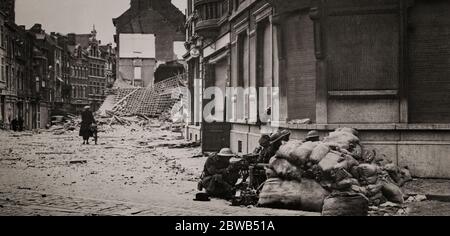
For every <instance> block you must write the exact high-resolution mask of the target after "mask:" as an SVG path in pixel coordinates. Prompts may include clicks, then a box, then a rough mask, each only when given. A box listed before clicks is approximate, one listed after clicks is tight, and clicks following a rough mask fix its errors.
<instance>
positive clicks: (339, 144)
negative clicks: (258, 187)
mask: <svg viewBox="0 0 450 236" xmlns="http://www.w3.org/2000/svg"><path fill="white" fill-rule="evenodd" d="M266 173H267V176H268V178H269V179H271V181H272V182H268V183H272V184H269V185H267V183H266V186H265V187H264V188H263V190H262V192H261V197H262V198H261V199H260V202H259V203H260V204H259V205H261V206H273V205H277V204H278V205H282V206H290V207H292V206H295V207H293V208H295V209H301V210H306V209H310V208H308V207H304V203H303V202H301V199H302V198H301V196H300V195H301V194H305V193H304V191H300V190H299V188H300V185H301V183H303V182H305V181H307V183H310V182H314V183H316V185H308V187H310V188H313V189H310V190H309V191H312V192H320V193H322V194H323V196H324V198H321V197H319V198H317V199H318V201H322V200H323V199H325V198H326V197H327V196H328V193H331V194H332V195H331V196H330V197H329V202H328V204H327V212H328V213H326V214H329V215H332V213H329V212H333V209H332V208H333V205H336V207H339V208H342V209H344V208H345V207H344V206H343V205H345V204H346V203H347V202H358V201H362V202H364V200H367V202H368V204H370V205H379V204H382V203H384V202H386V201H390V202H394V203H398V204H402V203H403V193H402V191H401V189H400V186H402V185H403V184H404V183H405V182H407V181H410V180H412V178H411V174H410V173H409V171H408V169H407V168H403V169H401V168H399V167H397V166H396V165H394V164H392V163H389V162H388V161H386V160H384V158H381V157H379V156H378V155H377V153H376V152H375V151H369V150H364V149H363V147H362V145H361V144H360V140H359V138H358V132H357V131H356V130H355V129H351V128H340V129H337V130H336V131H334V132H331V133H330V135H329V136H328V137H326V138H324V140H323V141H322V142H300V141H290V142H287V143H285V144H284V145H282V146H281V147H280V149H279V151H278V152H277V154H276V156H275V157H273V158H272V159H271V161H270V163H269V167H268V168H267V169H266ZM274 179H276V181H275V180H274ZM274 181H275V182H276V183H277V184H273V183H274ZM284 182H287V183H286V184H283V183H284ZM294 183H296V184H294ZM287 186H288V187H287ZM287 188H297V189H290V190H286V189H287ZM305 188H306V187H305V186H303V187H302V190H304V189H305ZM283 191H287V192H290V193H295V194H288V195H283ZM282 196H284V197H282ZM321 196H322V195H321ZM360 196H364V198H361V197H360ZM346 197H348V198H349V199H347V200H346V199H345V198H346ZM355 199H356V200H355ZM333 201H334V202H339V204H331V203H330V202H333ZM302 204H303V205H302ZM315 209H317V208H315ZM366 209H367V208H365V207H364V208H362V211H367V210H366ZM360 210H361V209H360ZM333 214H334V213H333Z"/></svg>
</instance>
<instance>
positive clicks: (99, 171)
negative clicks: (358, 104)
mask: <svg viewBox="0 0 450 236" xmlns="http://www.w3.org/2000/svg"><path fill="white" fill-rule="evenodd" d="M130 130H134V131H130ZM99 136H100V139H99V145H89V146H87V145H81V140H80V138H79V137H78V133H77V131H73V132H65V133H63V134H61V135H55V134H54V133H53V132H41V133H31V132H25V133H11V132H6V131H0V215H2V216H10V215H44V216H46V215H51V216H54V215H64V216H66V215H69V216H70V215H83V216H86V215H88V216H89V215H126V216H319V215H320V214H319V213H311V212H302V211H291V210H280V209H267V208H257V207H250V208H248V207H234V206H230V203H229V202H227V201H224V200H217V199H213V200H212V201H211V202H196V201H193V200H192V199H193V198H194V195H195V193H197V190H196V187H197V182H198V179H199V176H200V174H201V171H202V168H203V164H204V162H205V160H206V158H205V157H197V156H198V154H199V153H200V149H199V148H181V149H179V148H170V147H168V146H167V144H182V143H184V142H185V141H184V140H182V139H181V138H180V134H179V133H173V132H170V131H168V130H165V129H164V128H161V127H158V126H152V127H147V128H145V129H139V127H132V128H130V127H121V126H117V127H114V126H113V127H111V128H108V129H105V130H103V132H101V133H100V134H99ZM403 191H404V192H405V193H406V194H408V195H425V196H426V197H427V199H428V200H426V201H421V202H412V203H408V204H407V206H406V207H407V210H406V211H404V212H406V215H450V203H449V200H450V180H438V179H415V180H414V181H412V182H409V183H407V184H406V185H405V186H404V187H403ZM387 215H389V214H387ZM402 215H405V214H402Z"/></svg>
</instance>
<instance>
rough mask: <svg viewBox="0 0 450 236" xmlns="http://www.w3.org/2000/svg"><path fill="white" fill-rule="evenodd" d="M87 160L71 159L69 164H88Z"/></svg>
mask: <svg viewBox="0 0 450 236" xmlns="http://www.w3.org/2000/svg"><path fill="white" fill-rule="evenodd" d="M86 163H87V161H86V160H78V161H69V164H72V165H73V164H86Z"/></svg>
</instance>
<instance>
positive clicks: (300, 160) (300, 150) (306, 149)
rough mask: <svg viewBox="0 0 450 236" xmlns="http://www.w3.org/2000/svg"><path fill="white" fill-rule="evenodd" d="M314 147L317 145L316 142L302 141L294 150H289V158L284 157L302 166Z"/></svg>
mask: <svg viewBox="0 0 450 236" xmlns="http://www.w3.org/2000/svg"><path fill="white" fill-rule="evenodd" d="M315 147H317V143H316V142H306V143H303V144H302V145H301V146H299V147H297V148H295V149H294V151H292V152H291V155H290V156H289V158H286V160H288V161H289V162H291V163H292V164H294V165H296V166H302V165H304V164H306V162H307V161H308V159H309V156H310V155H311V153H312V151H313V150H314V148H315Z"/></svg>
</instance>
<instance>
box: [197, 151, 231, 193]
mask: <svg viewBox="0 0 450 236" xmlns="http://www.w3.org/2000/svg"><path fill="white" fill-rule="evenodd" d="M235 156H236V155H235V154H233V152H232V151H231V149H229V148H224V149H222V150H220V152H219V153H217V154H214V155H211V156H210V157H208V159H207V160H206V163H205V167H204V170H203V174H202V177H201V181H200V182H199V184H198V190H199V191H201V190H203V189H205V190H206V193H207V194H208V195H209V196H211V197H218V198H224V199H231V198H232V197H233V196H234V186H235V184H236V183H237V181H238V179H239V177H240V176H239V170H237V169H236V168H234V167H233V165H230V159H231V158H232V157H235Z"/></svg>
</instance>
